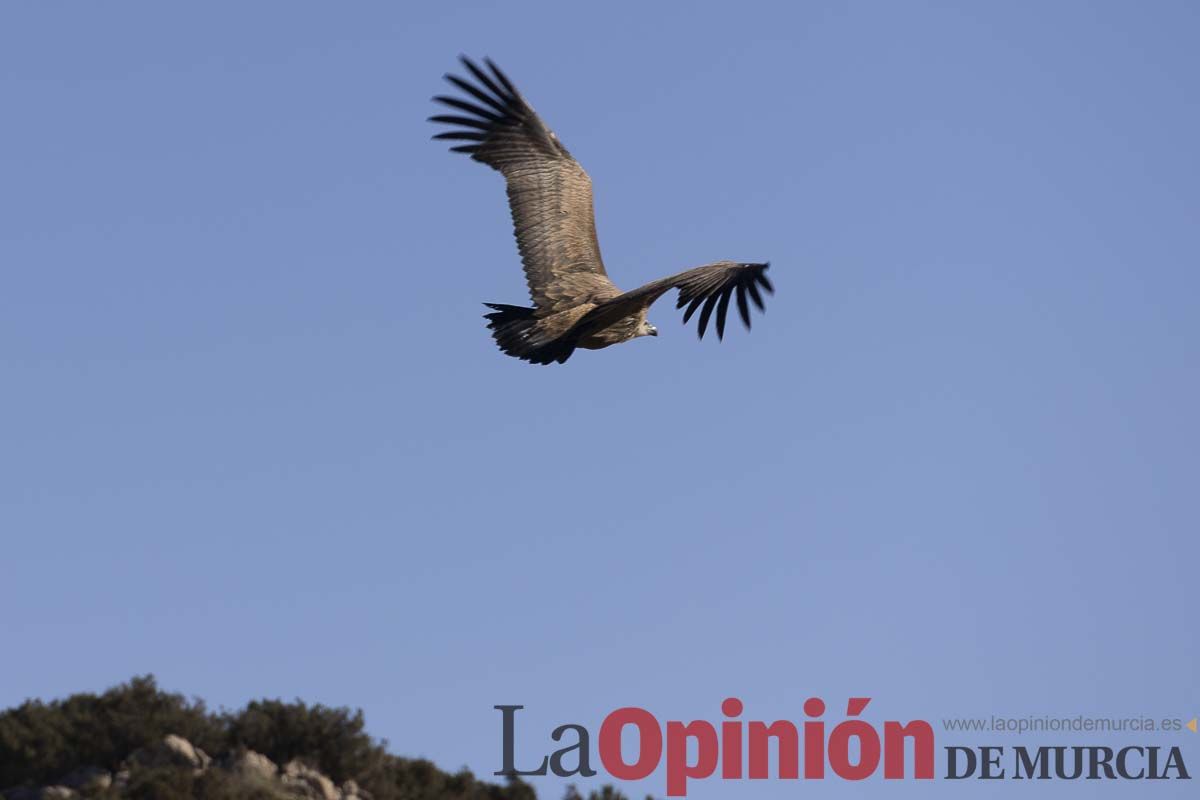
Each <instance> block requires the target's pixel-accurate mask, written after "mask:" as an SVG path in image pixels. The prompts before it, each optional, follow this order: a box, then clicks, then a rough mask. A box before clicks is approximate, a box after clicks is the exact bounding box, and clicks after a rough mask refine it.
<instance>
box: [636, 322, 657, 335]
mask: <svg viewBox="0 0 1200 800" xmlns="http://www.w3.org/2000/svg"><path fill="white" fill-rule="evenodd" d="M637 335H638V336H658V328H656V327H654V326H653V325H651V324H650V322H649V321H648V320H642V324H641V325H639V326H638V331H637Z"/></svg>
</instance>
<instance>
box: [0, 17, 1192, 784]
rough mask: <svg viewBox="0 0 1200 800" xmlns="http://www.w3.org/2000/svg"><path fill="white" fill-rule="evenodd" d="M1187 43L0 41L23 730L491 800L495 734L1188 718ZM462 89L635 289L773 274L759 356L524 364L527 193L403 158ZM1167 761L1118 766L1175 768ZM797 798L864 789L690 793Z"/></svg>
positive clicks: (8, 415) (519, 22)
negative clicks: (313, 715)
mask: <svg viewBox="0 0 1200 800" xmlns="http://www.w3.org/2000/svg"><path fill="white" fill-rule="evenodd" d="M1197 41H1200V9H1198V7H1197V6H1196V5H1195V4H1192V3H1187V2H1155V3H1149V4H1142V5H1138V4H1134V3H1111V2H1109V3H1106V2H1099V3H1082V2H1057V3H1044V4H1042V3H1032V2H1019V3H967V4H964V3H948V2H947V3H934V2H908V3H840V2H830V3H800V4H788V5H786V6H785V5H784V4H778V5H774V4H772V5H766V4H753V3H739V4H719V5H714V6H704V5H697V4H692V3H688V4H642V3H639V4H636V5H625V4H620V3H600V4H595V3H594V4H590V5H588V6H586V7H585V6H582V5H576V4H563V3H541V4H503V5H502V4H496V5H495V6H492V5H482V4H473V3H453V4H436V5H434V4H426V5H421V6H414V5H411V4H400V3H356V4H338V5H336V6H335V5H331V4H327V3H294V2H287V3H284V2H274V3H269V2H262V3H254V4H243V3H236V4H235V3H216V4H214V3H209V4H203V5H194V6H191V7H187V8H184V7H181V6H178V5H171V6H170V7H168V6H166V5H164V4H160V3H149V2H145V3H105V4H66V3H36V4H33V3H27V4H16V3H13V4H6V5H5V7H4V9H3V10H2V11H0V101H2V107H3V127H2V129H0V181H2V187H3V188H2V189H0V370H2V371H0V409H2V416H0V442H2V445H0V535H2V536H3V554H4V555H3V561H4V567H3V580H2V581H0V608H2V609H3V612H2V613H0V618H2V619H3V622H2V623H0V627H2V629H3V639H4V648H5V651H6V653H5V656H4V658H3V659H2V661H3V668H2V670H0V676H2V679H0V705H3V706H8V705H11V704H15V703H18V702H20V701H21V700H23V699H24V698H26V697H30V696H37V697H57V696H62V695H66V694H69V693H71V692H73V691H78V690H84V689H102V688H104V687H106V686H109V685H111V684H114V683H116V682H119V681H121V680H124V679H127V678H129V677H130V676H132V675H134V674H140V673H146V672H153V673H154V674H156V675H157V676H158V678H159V679H160V682H161V683H162V684H163V685H164V686H166V687H167V688H171V689H176V690H180V691H184V692H186V693H188V694H195V695H200V696H202V697H204V698H206V699H207V700H208V701H209V702H210V704H212V705H214V706H219V705H226V706H238V705H241V704H242V703H244V702H245V701H247V700H249V699H251V698H256V697H260V696H263V695H268V696H281V697H284V698H293V697H301V698H304V699H305V700H308V701H320V702H325V703H329V704H335V705H351V706H360V707H362V708H363V709H364V710H365V712H366V714H367V719H368V722H369V727H370V729H371V731H372V732H373V733H374V734H376V735H378V736H381V737H386V738H387V739H389V740H390V742H391V746H392V749H393V750H394V751H396V752H398V753H403V754H409V755H421V756H427V757H429V758H432V759H434V760H435V761H436V762H437V763H438V764H439V765H441V766H443V767H445V768H448V769H456V768H458V767H460V766H463V765H466V766H468V767H470V768H471V769H472V770H474V771H475V772H477V773H480V774H483V775H486V774H488V773H490V772H491V771H492V770H494V769H497V768H498V767H499V758H500V736H499V733H500V727H499V719H498V715H497V714H496V712H494V711H493V710H492V708H491V707H492V705H494V704H496V703H505V702H508V703H524V704H525V705H526V706H528V707H529V710H528V711H527V712H526V716H525V717H524V718H523V722H524V723H525V724H524V725H523V726H522V728H521V730H520V732H519V734H520V739H521V741H520V742H519V755H522V756H524V755H529V756H533V755H536V754H538V752H536V751H537V748H539V747H541V746H542V744H543V742H544V741H545V740H546V739H547V736H548V732H549V730H550V728H551V727H553V726H555V725H557V724H559V723H563V722H580V723H584V724H586V725H588V726H589V727H590V728H591V729H592V731H593V733H596V732H598V729H599V723H600V720H601V719H602V717H603V715H604V714H605V713H606V712H607V711H609V710H612V709H614V708H616V707H618V706H622V705H629V704H636V705H643V706H645V707H647V708H649V709H651V710H653V711H654V712H655V713H656V714H658V715H659V716H660V718H661V719H668V718H672V719H679V718H683V719H691V718H693V717H700V718H707V719H710V720H714V719H719V711H718V704H719V703H720V701H721V699H722V698H724V697H725V696H727V695H730V694H736V695H738V696H740V697H741V698H742V699H743V700H744V701H745V702H746V706H747V713H746V717H747V718H761V717H765V718H768V719H773V718H776V717H787V718H791V719H800V718H801V711H800V705H801V703H802V701H803V700H804V698H806V697H809V696H811V695H819V696H821V697H824V698H825V699H826V701H827V702H829V703H830V705H831V707H833V708H835V709H838V710H839V713H840V709H841V707H842V704H844V701H845V698H846V697H847V696H850V695H866V696H871V697H873V698H875V700H874V701H873V704H872V706H871V709H870V713H869V715H868V716H870V717H871V718H872V719H874V720H877V721H882V720H884V719H898V720H907V719H912V718H926V719H930V720H936V719H938V718H940V717H942V716H949V715H981V716H982V715H989V714H1003V715H1009V716H1014V715H1024V714H1042V713H1055V714H1069V715H1075V714H1080V713H1085V714H1086V713H1094V714H1097V715H1101V714H1111V715H1124V714H1139V715H1140V714H1143V713H1145V714H1151V715H1169V716H1183V717H1184V718H1190V717H1191V716H1193V715H1195V714H1196V713H1197V712H1200V693H1198V691H1197V686H1196V682H1195V678H1196V665H1197V659H1198V658H1200V641H1198V639H1200V635H1198V631H1197V624H1196V618H1195V609H1196V607H1197V603H1196V597H1197V594H1196V591H1197V581H1196V564H1197V557H1198V556H1200V545H1198V544H1197V523H1196V520H1197V496H1198V494H1197V484H1198V479H1200V423H1198V414H1197V409H1200V369H1198V367H1200V225H1198V222H1200V147H1198V146H1197V142H1200V111H1198V106H1197V103H1196V98H1197V97H1200V87H1198V86H1197V83H1198V78H1200V49H1198V48H1197V44H1196V43H1197ZM460 52H464V53H468V54H473V55H490V56H491V57H493V58H494V59H496V60H497V61H498V62H499V63H500V64H501V65H502V66H503V67H504V68H505V69H506V70H507V72H508V73H509V74H510V75H511V76H512V77H513V79H514V80H515V81H516V82H517V83H518V85H519V86H520V87H521V89H522V91H523V92H524V94H525V95H526V96H527V97H528V98H529V100H530V101H531V102H532V103H533V105H534V106H535V107H536V108H537V109H538V111H539V112H540V113H541V114H542V115H543V117H544V118H545V119H546V120H547V122H548V123H549V124H550V125H551V126H552V127H553V128H554V129H555V130H556V132H557V133H558V134H559V136H560V137H561V138H562V140H563V141H564V142H565V143H566V144H567V146H568V147H570V148H571V150H572V152H573V153H574V154H575V156H576V157H577V158H578V159H579V160H580V161H581V163H583V165H584V166H585V167H586V168H587V169H588V171H589V172H590V173H591V175H592V178H593V181H594V184H595V187H596V210H597V217H598V225H599V231H600V241H601V245H602V248H603V252H604V256H605V259H606V261H607V264H608V268H609V272H610V274H611V275H612V277H613V278H614V279H615V280H616V282H617V283H618V284H619V285H621V286H623V287H627V288H632V287H634V286H636V285H639V284H641V283H643V282H645V281H647V280H650V279H652V278H655V277H658V276H660V275H663V274H667V273H669V272H674V271H677V270H679V269H682V268H685V267H688V266H693V265H696V264H700V263H705V262H707V261H712V260H716V259H720V258H733V259H738V260H766V259H769V260H771V262H772V265H773V266H772V272H771V276H772V278H773V279H774V281H775V284H776V287H777V290H778V292H777V294H776V295H775V297H774V298H772V299H771V302H770V304H769V307H768V309H767V313H766V315H765V316H763V317H759V318H757V319H756V320H755V323H756V324H755V328H754V330H753V332H752V333H750V334H747V333H746V332H745V331H744V330H742V329H741V328H740V326H737V327H736V329H734V330H733V331H732V333H731V334H729V335H727V336H726V340H725V342H724V343H720V344H718V343H717V342H716V341H715V340H709V339H706V340H705V341H704V342H697V341H696V337H695V332H694V323H693V326H692V327H689V328H684V327H683V326H682V325H681V324H680V322H679V315H678V313H677V312H675V311H674V310H673V309H672V308H671V304H669V303H663V304H662V305H660V306H657V307H655V308H654V309H653V311H652V315H651V320H652V321H654V322H655V323H657V324H658V326H659V327H660V329H661V331H662V333H661V335H660V336H659V338H657V339H641V340H638V341H635V342H632V343H630V344H626V345H622V346H620V347H618V348H614V349H610V350H607V351H601V352H580V353H577V354H576V355H575V356H574V357H573V358H572V359H571V361H570V362H568V363H567V364H566V365H565V366H564V367H544V368H543V367H531V366H528V365H526V364H523V363H521V362H518V361H516V360H514V359H511V358H507V357H505V356H503V355H501V354H500V353H499V352H498V351H497V350H496V349H495V348H494V346H493V344H492V342H491V341H490V339H489V337H488V334H487V331H486V330H485V328H484V323H483V321H482V320H481V319H480V314H481V313H482V312H483V311H484V309H483V307H482V306H481V305H480V303H481V302H483V301H493V302H507V303H520V302H524V300H525V299H526V298H525V294H524V282H523V278H522V275H521V273H520V270H519V262H518V259H517V255H516V249H515V247H514V245H513V241H512V235H511V230H510V223H509V219H508V211H507V209H506V207H505V203H504V192H503V184H502V181H501V179H500V177H499V176H498V175H496V174H495V173H492V172H491V171H489V170H487V169H485V168H484V167H482V166H480V165H477V164H474V163H472V162H470V161H469V160H467V159H465V158H463V157H461V156H456V155H452V154H448V153H446V152H445V150H444V148H443V147H442V146H441V145H440V143H433V142H430V141H429V140H428V137H429V136H430V134H431V133H433V132H434V131H433V126H431V125H429V124H428V123H427V122H425V118H426V117H427V116H428V115H430V114H432V113H436V111H435V107H434V106H433V105H432V104H431V103H430V102H429V97H430V95H432V94H435V93H438V92H441V91H443V88H444V84H443V83H442V81H441V79H440V76H441V74H442V73H443V72H445V71H446V70H448V69H452V68H454V66H455V61H454V59H455V56H456V55H457V54H458V53H460ZM871 715H873V716H871ZM828 718H829V719H835V716H834V715H832V714H831V715H829V717H828ZM837 718H840V717H837ZM1188 736H1195V735H1193V734H1189V733H1187V732H1184V733H1183V734H1181V735H1179V736H1176V737H1166V736H1159V737H1151V738H1153V739H1154V740H1153V741H1146V742H1144V743H1149V744H1153V743H1158V744H1171V743H1180V744H1183V745H1186V749H1185V755H1186V756H1187V757H1188V759H1189V761H1188V763H1189V766H1190V767H1191V768H1192V770H1193V774H1196V773H1200V737H1196V738H1191V739H1188V738H1186V737H1188ZM998 738H1001V739H1002V740H1001V741H1000V742H998V743H1001V744H1010V745H1011V744H1017V743H1021V742H1020V740H1019V739H1018V738H1017V737H1014V736H1008V737H998ZM1085 738H1086V737H1085ZM1135 738H1136V737H1135ZM1075 741H1076V740H1075V739H1070V738H1068V739H1066V740H1065V743H1074V742H1075ZM951 743H954V742H953V740H952V738H951V737H949V736H946V735H942V734H941V732H940V731H939V738H938V744H939V747H940V746H942V745H945V744H951ZM973 743H977V744H986V743H988V742H986V741H979V742H973ZM1057 743H1064V742H1063V740H1059V741H1058V742H1057ZM940 760H941V759H940V756H939V771H940V769H941V767H940ZM538 786H539V788H541V789H543V790H544V796H546V797H549V798H557V797H558V795H559V789H558V787H557V786H556V785H555V783H554V782H552V781H544V782H542V783H539V784H538ZM625 788H626V789H627V790H630V791H632V792H633V793H645V792H647V791H653V792H655V793H659V792H661V791H662V788H663V784H662V778H661V775H660V776H658V777H655V778H654V779H652V780H649V781H647V782H645V783H643V784H640V785H636V786H626V787H625ZM874 788H875V789H879V790H882V789H883V787H874ZM1152 788H1153V790H1154V794H1155V796H1162V797H1166V796H1176V797H1179V796H1183V795H1184V794H1185V793H1186V791H1185V790H1191V789H1192V788H1194V787H1192V786H1190V785H1188V784H1186V783H1184V782H1179V783H1173V784H1159V785H1155V786H1153V787H1152ZM818 790H820V791H821V792H823V793H826V794H830V795H834V796H846V797H848V796H861V794H862V793H863V792H864V791H865V792H867V793H873V792H872V791H870V787H868V789H864V788H863V787H861V786H858V785H855V784H849V783H839V782H836V781H827V782H826V784H825V785H824V786H819V787H813V786H808V785H803V784H802V785H799V786H797V785H795V784H790V783H780V782H775V781H772V782H768V783H765V784H761V785H753V786H751V785H747V784H733V785H731V784H722V783H721V782H719V781H710V782H707V783H698V784H694V785H693V791H692V793H691V794H690V795H689V796H691V797H697V798H714V797H730V796H738V797H748V798H757V797H762V798H775V797H792V796H794V795H795V794H796V793H798V792H813V791H818ZM887 790H888V791H889V792H891V793H892V794H894V795H895V796H903V797H918V796H920V797H924V796H927V795H928V794H929V793H931V792H933V793H936V794H939V795H940V796H946V797H949V796H958V795H959V794H960V793H962V792H966V791H969V792H970V793H971V795H972V796H995V797H1010V796H1011V795H1012V793H1013V792H1014V791H1017V789H1016V787H1013V786H1012V785H1011V784H1009V783H1003V784H1000V785H998V786H997V785H991V784H983V785H980V784H977V783H973V784H970V785H968V786H965V787H964V786H963V785H961V784H951V783H947V782H943V781H938V782H936V783H935V784H934V785H933V786H930V785H928V784H922V785H917V784H913V783H911V782H910V783H906V784H903V785H899V786H889V787H887ZM1021 790H1022V791H1023V792H1025V793H1030V794H1036V793H1038V792H1041V793H1044V794H1046V795H1047V796H1055V797H1060V796H1061V797H1085V796H1086V797H1092V796H1099V795H1096V794H1095V793H1096V792H1100V793H1101V794H1103V796H1115V794H1116V793H1128V792H1134V791H1142V790H1141V789H1139V788H1138V787H1136V786H1133V785H1130V784H1112V785H1105V786H1102V787H1100V788H1097V787H1096V785H1095V784H1094V783H1086V784H1085V783H1083V782H1079V783H1074V784H1059V785H1049V786H1027V785H1023V786H1021ZM1189 796H1190V795H1189Z"/></svg>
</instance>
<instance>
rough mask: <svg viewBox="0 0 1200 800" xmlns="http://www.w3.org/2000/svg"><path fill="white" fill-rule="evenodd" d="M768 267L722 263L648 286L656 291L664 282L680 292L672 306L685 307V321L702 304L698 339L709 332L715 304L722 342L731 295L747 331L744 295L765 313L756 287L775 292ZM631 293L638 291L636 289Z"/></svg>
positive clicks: (718, 333) (746, 311)
mask: <svg viewBox="0 0 1200 800" xmlns="http://www.w3.org/2000/svg"><path fill="white" fill-rule="evenodd" d="M770 266H771V265H770V263H766V264H737V263H734V262H721V263H718V264H711V265H709V266H707V267H697V268H696V269H691V270H687V271H686V272H681V273H679V274H678V275H673V276H671V277H670V278H664V279H663V280H662V281H656V282H655V283H653V284H649V285H650V286H655V287H656V288H657V286H659V285H661V284H662V283H666V284H668V286H667V288H671V287H674V288H677V289H679V300H678V301H677V302H676V303H675V307H676V308H683V307H684V306H685V305H686V306H687V310H686V311H684V312H683V321H684V322H687V321H688V320H689V319H691V318H692V314H694V313H695V312H696V309H697V308H699V306H700V304H701V303H703V304H704V308H703V310H701V312H700V322H699V326H698V332H699V334H700V338H701V339H703V338H704V332H705V331H706V330H707V329H708V320H709V317H710V316H711V315H712V310H713V306H714V304H715V305H716V309H717V338H718V339H723V338H725V315H726V313H727V312H728V310H729V298H730V297H731V296H732V295H733V293H734V292H737V306H738V314H739V316H741V318H742V323H743V324H744V325H745V326H746V329H747V330H749V329H750V308H749V306H748V305H747V303H746V295H747V294H749V295H750V299H751V300H753V301H754V305H756V306H758V309H759V310H760V311H762V310H764V306H763V299H762V295H761V294H759V291H758V287H759V286H762V288H764V289H766V290H767V291H768V292H771V293H774V291H775V287H773V286H772V285H771V282H770V281H769V280H767V276H766V275H764V274H763V273H764V272H766V270H767V268H768V267H770ZM634 291H641V290H637V289H635V290H634Z"/></svg>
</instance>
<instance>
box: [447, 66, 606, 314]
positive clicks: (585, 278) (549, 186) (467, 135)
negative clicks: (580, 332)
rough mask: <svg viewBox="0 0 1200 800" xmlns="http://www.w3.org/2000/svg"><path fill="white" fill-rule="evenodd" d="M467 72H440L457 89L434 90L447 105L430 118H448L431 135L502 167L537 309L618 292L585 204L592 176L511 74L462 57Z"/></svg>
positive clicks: (547, 310)
mask: <svg viewBox="0 0 1200 800" xmlns="http://www.w3.org/2000/svg"><path fill="white" fill-rule="evenodd" d="M461 61H462V64H463V67H464V68H466V70H467V72H468V73H469V74H470V77H471V78H473V80H468V79H466V78H462V77H459V76H457V75H447V76H446V80H447V81H449V82H450V83H451V84H452V85H453V86H454V87H456V88H457V89H459V90H460V91H462V92H463V95H464V96H463V97H451V96H447V95H439V96H437V97H435V98H433V99H434V100H435V101H436V102H439V103H441V104H442V105H445V106H448V107H449V108H451V109H454V110H455V111H456V112H463V113H453V114H439V115H437V116H433V117H430V118H429V119H430V121H432V122H436V123H439V124H442V125H448V126H451V127H450V129H449V130H447V131H445V132H443V133H439V134H437V135H435V136H434V137H433V138H435V139H441V140H446V141H451V142H464V144H459V145H455V146H453V147H451V148H450V149H451V150H454V151H456V152H460V153H467V154H469V155H470V156H471V157H472V158H473V159H475V160H476V161H480V162H482V163H484V164H487V165H488V166H490V167H492V168H493V169H496V170H498V171H499V172H500V173H501V174H503V175H504V178H505V181H506V182H507V185H508V202H509V208H510V210H511V212H512V218H513V229H514V233H515V235H516V238H517V247H518V249H519V250H520V252H521V261H522V264H523V265H524V268H525V278H526V282H527V283H528V284H529V294H530V297H532V298H533V302H534V305H535V306H536V307H537V311H538V313H539V314H541V315H544V314H550V313H554V312H556V311H561V310H564V309H567V308H572V307H574V306H577V305H579V304H580V303H582V302H588V301H592V300H596V299H607V298H609V297H614V296H616V295H618V294H619V293H620V290H618V289H617V288H616V287H615V286H613V284H612V282H611V281H610V280H609V279H608V275H607V273H606V272H605V270H604V262H603V260H602V259H601V258H600V245H599V243H598V241H597V239H596V223H595V219H594V212H593V210H592V183H591V180H590V179H589V178H588V175H587V173H586V172H584V170H583V167H581V166H579V163H578V162H577V161H575V159H574V158H572V157H571V154H570V153H569V152H567V149H566V148H565V147H564V146H563V145H562V143H561V142H559V141H558V137H556V136H555V135H554V133H553V132H552V131H551V130H550V129H549V128H548V127H547V126H546V124H545V123H544V122H542V120H541V118H540V117H538V115H537V114H536V113H535V112H534V110H533V108H532V107H531V106H530V105H529V103H527V102H526V101H525V99H524V98H523V97H522V96H521V94H520V93H519V92H518V91H517V89H516V87H515V86H514V85H513V83H512V81H510V80H509V79H508V77H507V76H506V75H505V74H504V73H503V72H501V71H500V70H499V69H498V68H497V67H496V65H495V64H493V63H492V62H491V61H490V60H488V59H484V65H485V66H486V70H485V69H484V67H480V66H479V65H477V64H475V63H474V62H473V61H471V60H470V59H468V58H466V57H462V59H461Z"/></svg>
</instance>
